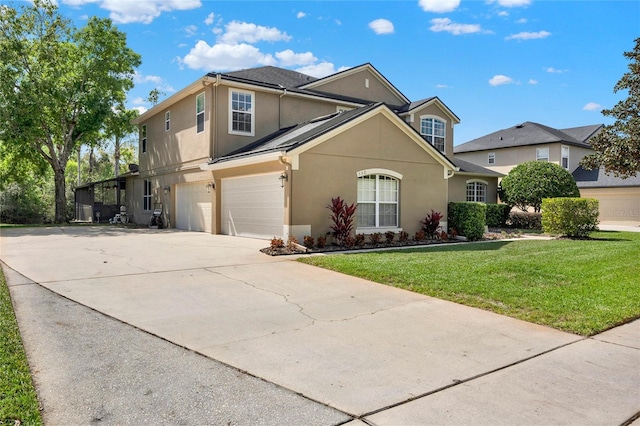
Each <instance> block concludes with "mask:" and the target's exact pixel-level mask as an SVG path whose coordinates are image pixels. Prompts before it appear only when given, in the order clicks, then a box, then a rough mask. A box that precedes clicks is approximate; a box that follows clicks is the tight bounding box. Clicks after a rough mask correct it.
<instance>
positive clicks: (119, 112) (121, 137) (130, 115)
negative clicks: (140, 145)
mask: <svg viewBox="0 0 640 426" xmlns="http://www.w3.org/2000/svg"><path fill="white" fill-rule="evenodd" d="M137 116H138V111H137V110H135V109H126V108H125V106H124V105H122V104H120V105H118V106H117V107H116V108H114V109H113V110H112V111H111V113H110V114H109V115H108V116H107V118H106V120H105V125H104V135H105V137H106V138H109V139H112V140H113V161H114V172H115V173H114V174H115V176H116V177H118V176H119V175H120V158H121V156H122V152H121V150H122V148H123V143H124V142H125V139H126V137H127V136H130V135H131V134H132V133H134V132H135V130H136V129H137V128H138V127H137V126H136V125H135V124H132V123H131V120H133V119H134V118H136V117H137Z"/></svg>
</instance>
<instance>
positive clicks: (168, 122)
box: [164, 111, 171, 132]
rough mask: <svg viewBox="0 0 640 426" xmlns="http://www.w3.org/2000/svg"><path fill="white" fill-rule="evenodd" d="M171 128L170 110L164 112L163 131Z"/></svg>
mask: <svg viewBox="0 0 640 426" xmlns="http://www.w3.org/2000/svg"><path fill="white" fill-rule="evenodd" d="M169 130H171V111H166V112H165V113H164V131H165V132H168V131H169Z"/></svg>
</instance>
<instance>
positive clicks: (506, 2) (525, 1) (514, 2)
mask: <svg viewBox="0 0 640 426" xmlns="http://www.w3.org/2000/svg"><path fill="white" fill-rule="evenodd" d="M495 2H496V0H489V1H487V3H495ZM497 3H498V4H499V5H500V6H502V7H521V6H529V5H530V4H531V0H497Z"/></svg>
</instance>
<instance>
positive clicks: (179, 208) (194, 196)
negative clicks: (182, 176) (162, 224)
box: [175, 182, 211, 232]
mask: <svg viewBox="0 0 640 426" xmlns="http://www.w3.org/2000/svg"><path fill="white" fill-rule="evenodd" d="M175 221H176V228H178V229H185V230H187V231H202V232H211V194H210V193H209V192H207V183H206V182H198V183H182V184H179V185H176V218H175Z"/></svg>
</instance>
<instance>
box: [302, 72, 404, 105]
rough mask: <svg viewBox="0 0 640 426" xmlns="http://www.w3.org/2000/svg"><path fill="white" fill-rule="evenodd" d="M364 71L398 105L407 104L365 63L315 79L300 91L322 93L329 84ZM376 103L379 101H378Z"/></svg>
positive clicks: (402, 96)
mask: <svg viewBox="0 0 640 426" xmlns="http://www.w3.org/2000/svg"><path fill="white" fill-rule="evenodd" d="M363 71H366V72H368V73H369V74H371V76H372V77H373V78H375V79H376V80H377V81H379V82H380V83H381V84H382V86H383V87H385V88H386V89H387V90H388V91H389V92H390V93H391V94H392V95H393V96H395V97H396V98H397V99H398V101H399V102H398V105H403V104H406V103H409V99H408V98H407V97H406V96H405V95H403V94H402V92H400V90H398V89H397V88H396V87H395V86H394V85H393V84H391V82H390V81H389V80H387V78H386V77H385V76H384V75H382V74H381V73H380V72H379V71H378V70H377V69H376V68H375V67H374V66H373V65H371V64H370V63H366V64H363V65H359V66H357V67H353V68H349V69H347V70H344V71H340V72H337V73H335V74H332V75H329V76H327V77H324V78H320V79H317V80H315V81H313V82H310V83H308V84H305V85H303V86H300V88H301V89H308V90H320V91H322V90H323V89H325V88H326V87H327V86H329V85H330V84H333V83H336V82H338V81H339V80H342V79H346V78H349V77H351V76H353V75H355V74H357V73H360V72H363ZM378 101H380V100H379V99H378Z"/></svg>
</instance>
